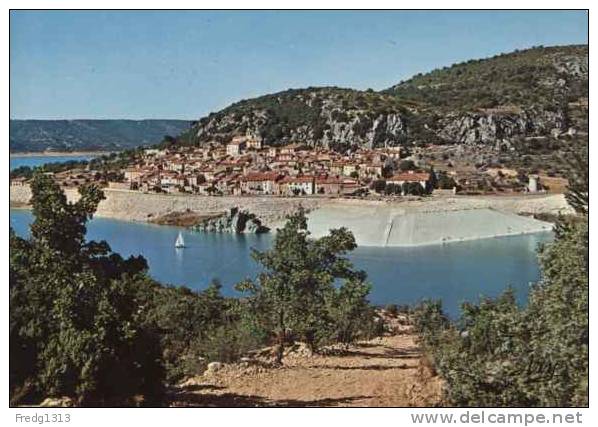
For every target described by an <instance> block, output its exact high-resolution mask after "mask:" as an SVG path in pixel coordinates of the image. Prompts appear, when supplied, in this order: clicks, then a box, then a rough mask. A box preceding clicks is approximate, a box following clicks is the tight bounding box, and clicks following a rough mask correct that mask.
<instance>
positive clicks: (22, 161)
mask: <svg viewBox="0 0 598 427" xmlns="http://www.w3.org/2000/svg"><path fill="white" fill-rule="evenodd" d="M94 157H96V156H94V155H89V154H83V155H77V156H44V155H40V156H14V157H13V156H11V157H10V170H13V169H16V168H18V167H21V166H29V167H31V168H32V167H35V166H41V165H43V164H46V163H62V162H68V161H70V160H77V161H80V160H90V159H93V158H94Z"/></svg>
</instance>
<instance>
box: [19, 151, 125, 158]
mask: <svg viewBox="0 0 598 427" xmlns="http://www.w3.org/2000/svg"><path fill="white" fill-rule="evenodd" d="M111 153H114V151H26V152H11V153H10V157H66V156H104V155H106V154H111Z"/></svg>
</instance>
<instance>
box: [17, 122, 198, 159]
mask: <svg viewBox="0 0 598 427" xmlns="http://www.w3.org/2000/svg"><path fill="white" fill-rule="evenodd" d="M189 124H190V123H189V122H188V121H185V120H11V121H10V137H9V141H10V151H11V152H29V151H45V150H54V151H93V150H98V151H100V150H106V151H108V150H123V149H127V148H134V147H137V146H140V145H150V144H156V143H158V142H160V141H161V140H162V138H163V137H164V135H178V134H180V133H181V132H183V131H185V130H186V129H187V128H188V127H189Z"/></svg>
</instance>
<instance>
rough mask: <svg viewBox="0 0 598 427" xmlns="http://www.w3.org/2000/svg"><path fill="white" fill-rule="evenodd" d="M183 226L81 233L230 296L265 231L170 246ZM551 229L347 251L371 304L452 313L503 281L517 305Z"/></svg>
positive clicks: (163, 273) (25, 219)
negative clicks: (432, 304)
mask: <svg viewBox="0 0 598 427" xmlns="http://www.w3.org/2000/svg"><path fill="white" fill-rule="evenodd" d="M31 221H32V215H31V212H30V211H28V210H20V209H11V211H10V225H11V227H13V228H14V229H15V231H16V232H17V233H18V234H19V235H21V236H25V235H27V234H28V232H29V228H28V227H29V224H30V223H31ZM181 230H183V229H181V228H177V227H167V226H158V225H151V224H143V223H134V222H127V221H119V220H113V219H105V218H95V219H94V220H92V221H91V222H90V224H89V225H88V232H87V237H88V239H92V240H106V241H107V242H108V243H109V244H110V246H111V247H112V249H113V250H114V251H116V252H118V253H120V254H121V255H123V256H129V255H138V254H141V255H143V256H144V257H145V258H146V259H147V261H148V263H149V267H150V270H149V273H150V275H151V276H152V277H154V278H155V279H157V280H159V281H161V282H162V283H169V284H174V285H186V286H188V287H190V288H193V289H203V288H205V287H206V285H207V284H208V283H209V282H210V281H211V280H212V279H214V278H217V279H219V280H220V281H221V282H222V284H223V292H224V293H225V294H226V295H237V294H236V291H234V289H233V286H234V284H235V283H237V282H239V281H240V280H242V279H245V278H247V277H249V278H253V277H255V275H256V274H257V272H258V271H259V268H258V266H257V265H256V264H255V263H254V261H253V260H252V259H251V256H250V254H251V248H255V249H258V250H264V249H267V248H269V247H270V245H271V243H272V239H273V236H272V235H232V234H208V233H196V232H191V231H188V230H183V235H184V237H185V243H186V245H187V247H186V248H185V249H175V248H174V242H175V240H176V237H177V235H178V233H179V231H181ZM551 236H552V235H551V233H539V234H529V235H521V236H511V237H500V238H493V239H483V240H476V241H469V242H460V243H452V244H447V245H431V246H421V247H413V248H404V247H403V248H397V247H395V248H381V247H359V248H357V249H356V250H355V251H354V252H353V253H352V254H351V256H350V258H351V260H352V261H353V263H354V265H355V266H356V267H358V268H360V269H363V270H365V271H366V272H367V273H368V278H369V280H370V282H371V283H372V292H371V294H370V301H371V302H373V303H374V304H380V305H383V304H388V303H395V304H412V303H416V302H418V301H421V300H422V299H425V298H435V299H437V298H440V299H442V301H443V305H444V308H445V310H446V311H447V312H448V313H449V314H450V315H451V316H455V315H456V314H457V313H458V311H459V306H460V304H461V303H462V302H463V301H478V300H479V297H480V296H481V295H484V296H497V295H499V294H500V293H501V292H502V291H504V290H505V289H506V288H507V286H509V285H510V286H511V287H512V288H513V289H514V290H515V294H516V297H517V300H518V302H519V303H521V304H523V303H525V301H526V299H527V295H528V291H529V285H530V283H531V282H535V281H537V280H538V279H539V278H540V271H539V267H538V262H537V256H536V248H537V246H538V244H540V243H543V242H547V241H550V239H551V238H552V237H551Z"/></svg>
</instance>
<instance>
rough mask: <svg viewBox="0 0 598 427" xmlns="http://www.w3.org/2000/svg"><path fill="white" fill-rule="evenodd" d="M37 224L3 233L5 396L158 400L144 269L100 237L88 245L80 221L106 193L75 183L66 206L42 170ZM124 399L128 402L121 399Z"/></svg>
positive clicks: (35, 188) (35, 197)
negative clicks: (141, 300) (23, 234)
mask: <svg viewBox="0 0 598 427" xmlns="http://www.w3.org/2000/svg"><path fill="white" fill-rule="evenodd" d="M31 188H32V204H33V214H34V216H35V221H34V222H33V224H32V226H31V238H30V239H28V240H25V239H22V238H19V237H17V236H16V235H15V234H14V233H11V239H10V347H11V359H10V388H11V401H12V402H15V403H16V402H19V401H21V400H23V399H25V400H26V399H28V398H33V397H35V396H40V397H43V396H71V397H75V398H76V399H77V401H78V402H79V404H82V405H85V404H128V403H130V400H129V399H131V398H132V397H133V396H135V395H143V396H144V398H145V402H154V403H155V402H157V399H159V398H160V394H161V391H162V367H161V363H160V359H159V345H158V341H157V338H156V336H155V333H154V331H153V330H151V329H148V328H143V327H142V326H141V324H140V322H139V304H138V303H137V298H138V293H139V291H140V289H138V288H136V287H134V286H132V284H133V282H134V278H135V277H136V276H138V275H143V271H144V270H145V269H146V268H147V264H146V262H145V260H144V259H143V258H141V257H139V258H135V257H131V258H129V259H127V260H125V259H123V258H122V257H120V256H119V255H118V254H115V253H112V252H111V251H110V248H109V246H108V244H107V243H106V242H93V241H91V242H86V241H85V231H86V228H85V224H86V222H87V221H88V220H89V219H91V217H92V215H93V213H94V212H95V209H96V208H97V205H98V203H99V202H100V201H101V200H102V198H103V194H102V193H101V191H99V189H97V188H96V187H93V186H89V187H84V188H81V189H80V194H81V197H80V199H79V200H78V201H77V202H76V203H69V202H68V201H67V200H66V197H65V195H64V193H63V192H62V191H61V190H60V188H59V187H58V185H57V184H56V183H55V182H54V181H53V180H52V179H51V178H50V177H48V176H45V175H42V174H36V175H35V176H34V178H33V181H32V184H31ZM127 402H128V403H127Z"/></svg>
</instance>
